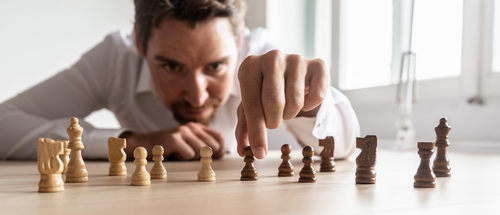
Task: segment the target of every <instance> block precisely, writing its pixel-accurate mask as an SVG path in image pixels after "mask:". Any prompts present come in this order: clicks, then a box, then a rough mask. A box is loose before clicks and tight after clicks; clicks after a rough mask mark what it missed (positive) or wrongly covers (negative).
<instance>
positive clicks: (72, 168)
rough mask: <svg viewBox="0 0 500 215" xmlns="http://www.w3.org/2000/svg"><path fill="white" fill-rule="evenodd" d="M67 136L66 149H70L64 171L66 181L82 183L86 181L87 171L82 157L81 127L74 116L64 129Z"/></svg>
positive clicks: (87, 179)
mask: <svg viewBox="0 0 500 215" xmlns="http://www.w3.org/2000/svg"><path fill="white" fill-rule="evenodd" d="M66 132H67V133H68V136H69V143H68V149H71V153H70V156H69V162H68V171H66V182H67V183H82V182H88V181H89V177H88V175H89V174H88V172H87V167H86V166H85V162H83V158H82V149H83V148H84V146H83V143H82V133H83V128H82V127H81V126H80V125H79V124H78V119H77V118H76V117H73V118H71V125H70V126H69V127H68V128H67V129H66Z"/></svg>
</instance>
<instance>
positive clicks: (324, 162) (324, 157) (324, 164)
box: [319, 136, 335, 172]
mask: <svg viewBox="0 0 500 215" xmlns="http://www.w3.org/2000/svg"><path fill="white" fill-rule="evenodd" d="M319 146H323V147H324V148H323V151H321V153H320V156H321V164H320V165H319V166H320V168H319V171H320V172H335V162H334V157H333V152H334V151H335V140H334V139H333V137H332V136H328V137H326V138H325V139H322V140H319Z"/></svg>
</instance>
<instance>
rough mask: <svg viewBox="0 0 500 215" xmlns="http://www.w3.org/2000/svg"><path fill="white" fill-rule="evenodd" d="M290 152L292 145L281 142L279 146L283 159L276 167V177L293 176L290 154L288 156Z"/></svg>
mask: <svg viewBox="0 0 500 215" xmlns="http://www.w3.org/2000/svg"><path fill="white" fill-rule="evenodd" d="M290 153H292V147H291V146H290V145H288V144H283V145H282V146H281V159H283V161H282V162H281V164H280V166H279V167H278V177H291V176H293V165H292V163H290V159H291V158H292V156H290Z"/></svg>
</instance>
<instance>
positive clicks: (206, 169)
mask: <svg viewBox="0 0 500 215" xmlns="http://www.w3.org/2000/svg"><path fill="white" fill-rule="evenodd" d="M212 154H213V151H212V148H210V146H204V147H203V148H201V150H200V155H201V159H200V162H201V170H200V171H199V172H198V181H215V172H214V170H213V169H212V167H211V166H210V164H211V163H212Z"/></svg>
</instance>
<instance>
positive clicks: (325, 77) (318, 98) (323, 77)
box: [302, 59, 330, 111]
mask: <svg viewBox="0 0 500 215" xmlns="http://www.w3.org/2000/svg"><path fill="white" fill-rule="evenodd" d="M329 81H330V76H329V74H328V72H327V70H326V67H325V63H324V62H323V61H322V60H320V59H316V60H312V61H310V62H309V65H308V67H307V77H306V87H308V88H309V90H308V93H307V94H306V95H305V100H304V107H303V108H302V110H303V111H310V110H312V109H314V108H315V107H317V106H318V105H320V104H321V102H323V99H324V98H325V96H326V92H327V90H328V85H329Z"/></svg>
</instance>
